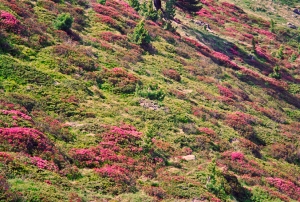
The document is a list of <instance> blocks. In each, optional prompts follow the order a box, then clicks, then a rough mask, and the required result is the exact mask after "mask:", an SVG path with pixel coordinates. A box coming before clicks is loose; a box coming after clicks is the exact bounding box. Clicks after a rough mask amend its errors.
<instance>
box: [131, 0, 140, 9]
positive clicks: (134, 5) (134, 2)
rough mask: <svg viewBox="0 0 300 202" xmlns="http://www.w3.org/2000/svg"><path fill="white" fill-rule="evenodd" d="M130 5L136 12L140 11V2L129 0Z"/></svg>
mask: <svg viewBox="0 0 300 202" xmlns="http://www.w3.org/2000/svg"><path fill="white" fill-rule="evenodd" d="M129 5H130V6H131V7H132V8H134V10H136V11H139V10H140V2H139V1H138V0H129Z"/></svg>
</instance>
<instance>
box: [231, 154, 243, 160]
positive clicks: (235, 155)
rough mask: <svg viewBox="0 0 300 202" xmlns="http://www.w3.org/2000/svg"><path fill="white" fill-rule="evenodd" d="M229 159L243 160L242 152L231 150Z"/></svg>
mask: <svg viewBox="0 0 300 202" xmlns="http://www.w3.org/2000/svg"><path fill="white" fill-rule="evenodd" d="M231 160H233V161H236V160H237V161H243V160H244V154H243V153H241V152H232V153H231Z"/></svg>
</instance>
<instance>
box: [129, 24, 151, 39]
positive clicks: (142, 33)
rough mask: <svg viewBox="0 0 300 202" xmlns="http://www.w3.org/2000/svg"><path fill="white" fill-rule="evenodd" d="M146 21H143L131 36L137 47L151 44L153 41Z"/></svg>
mask: <svg viewBox="0 0 300 202" xmlns="http://www.w3.org/2000/svg"><path fill="white" fill-rule="evenodd" d="M144 26H145V21H144V20H141V21H140V22H139V23H138V24H137V26H136V27H135V28H134V30H133V34H132V35H130V37H129V38H130V39H131V41H132V42H133V43H135V44H137V45H145V44H149V43H150V41H151V38H150V35H149V32H148V31H147V30H146V29H145V27H144Z"/></svg>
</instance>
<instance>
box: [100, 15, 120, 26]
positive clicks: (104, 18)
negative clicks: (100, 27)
mask: <svg viewBox="0 0 300 202" xmlns="http://www.w3.org/2000/svg"><path fill="white" fill-rule="evenodd" d="M96 16H97V18H98V19H97V20H96V21H100V22H102V23H105V24H108V25H110V26H111V27H117V23H116V21H115V20H114V19H113V18H111V17H109V16H106V15H101V14H96Z"/></svg>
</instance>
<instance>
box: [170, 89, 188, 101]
mask: <svg viewBox="0 0 300 202" xmlns="http://www.w3.org/2000/svg"><path fill="white" fill-rule="evenodd" d="M170 93H171V94H172V95H174V96H175V97H176V98H178V99H181V100H184V99H186V93H184V92H183V91H179V90H176V89H172V90H170Z"/></svg>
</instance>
